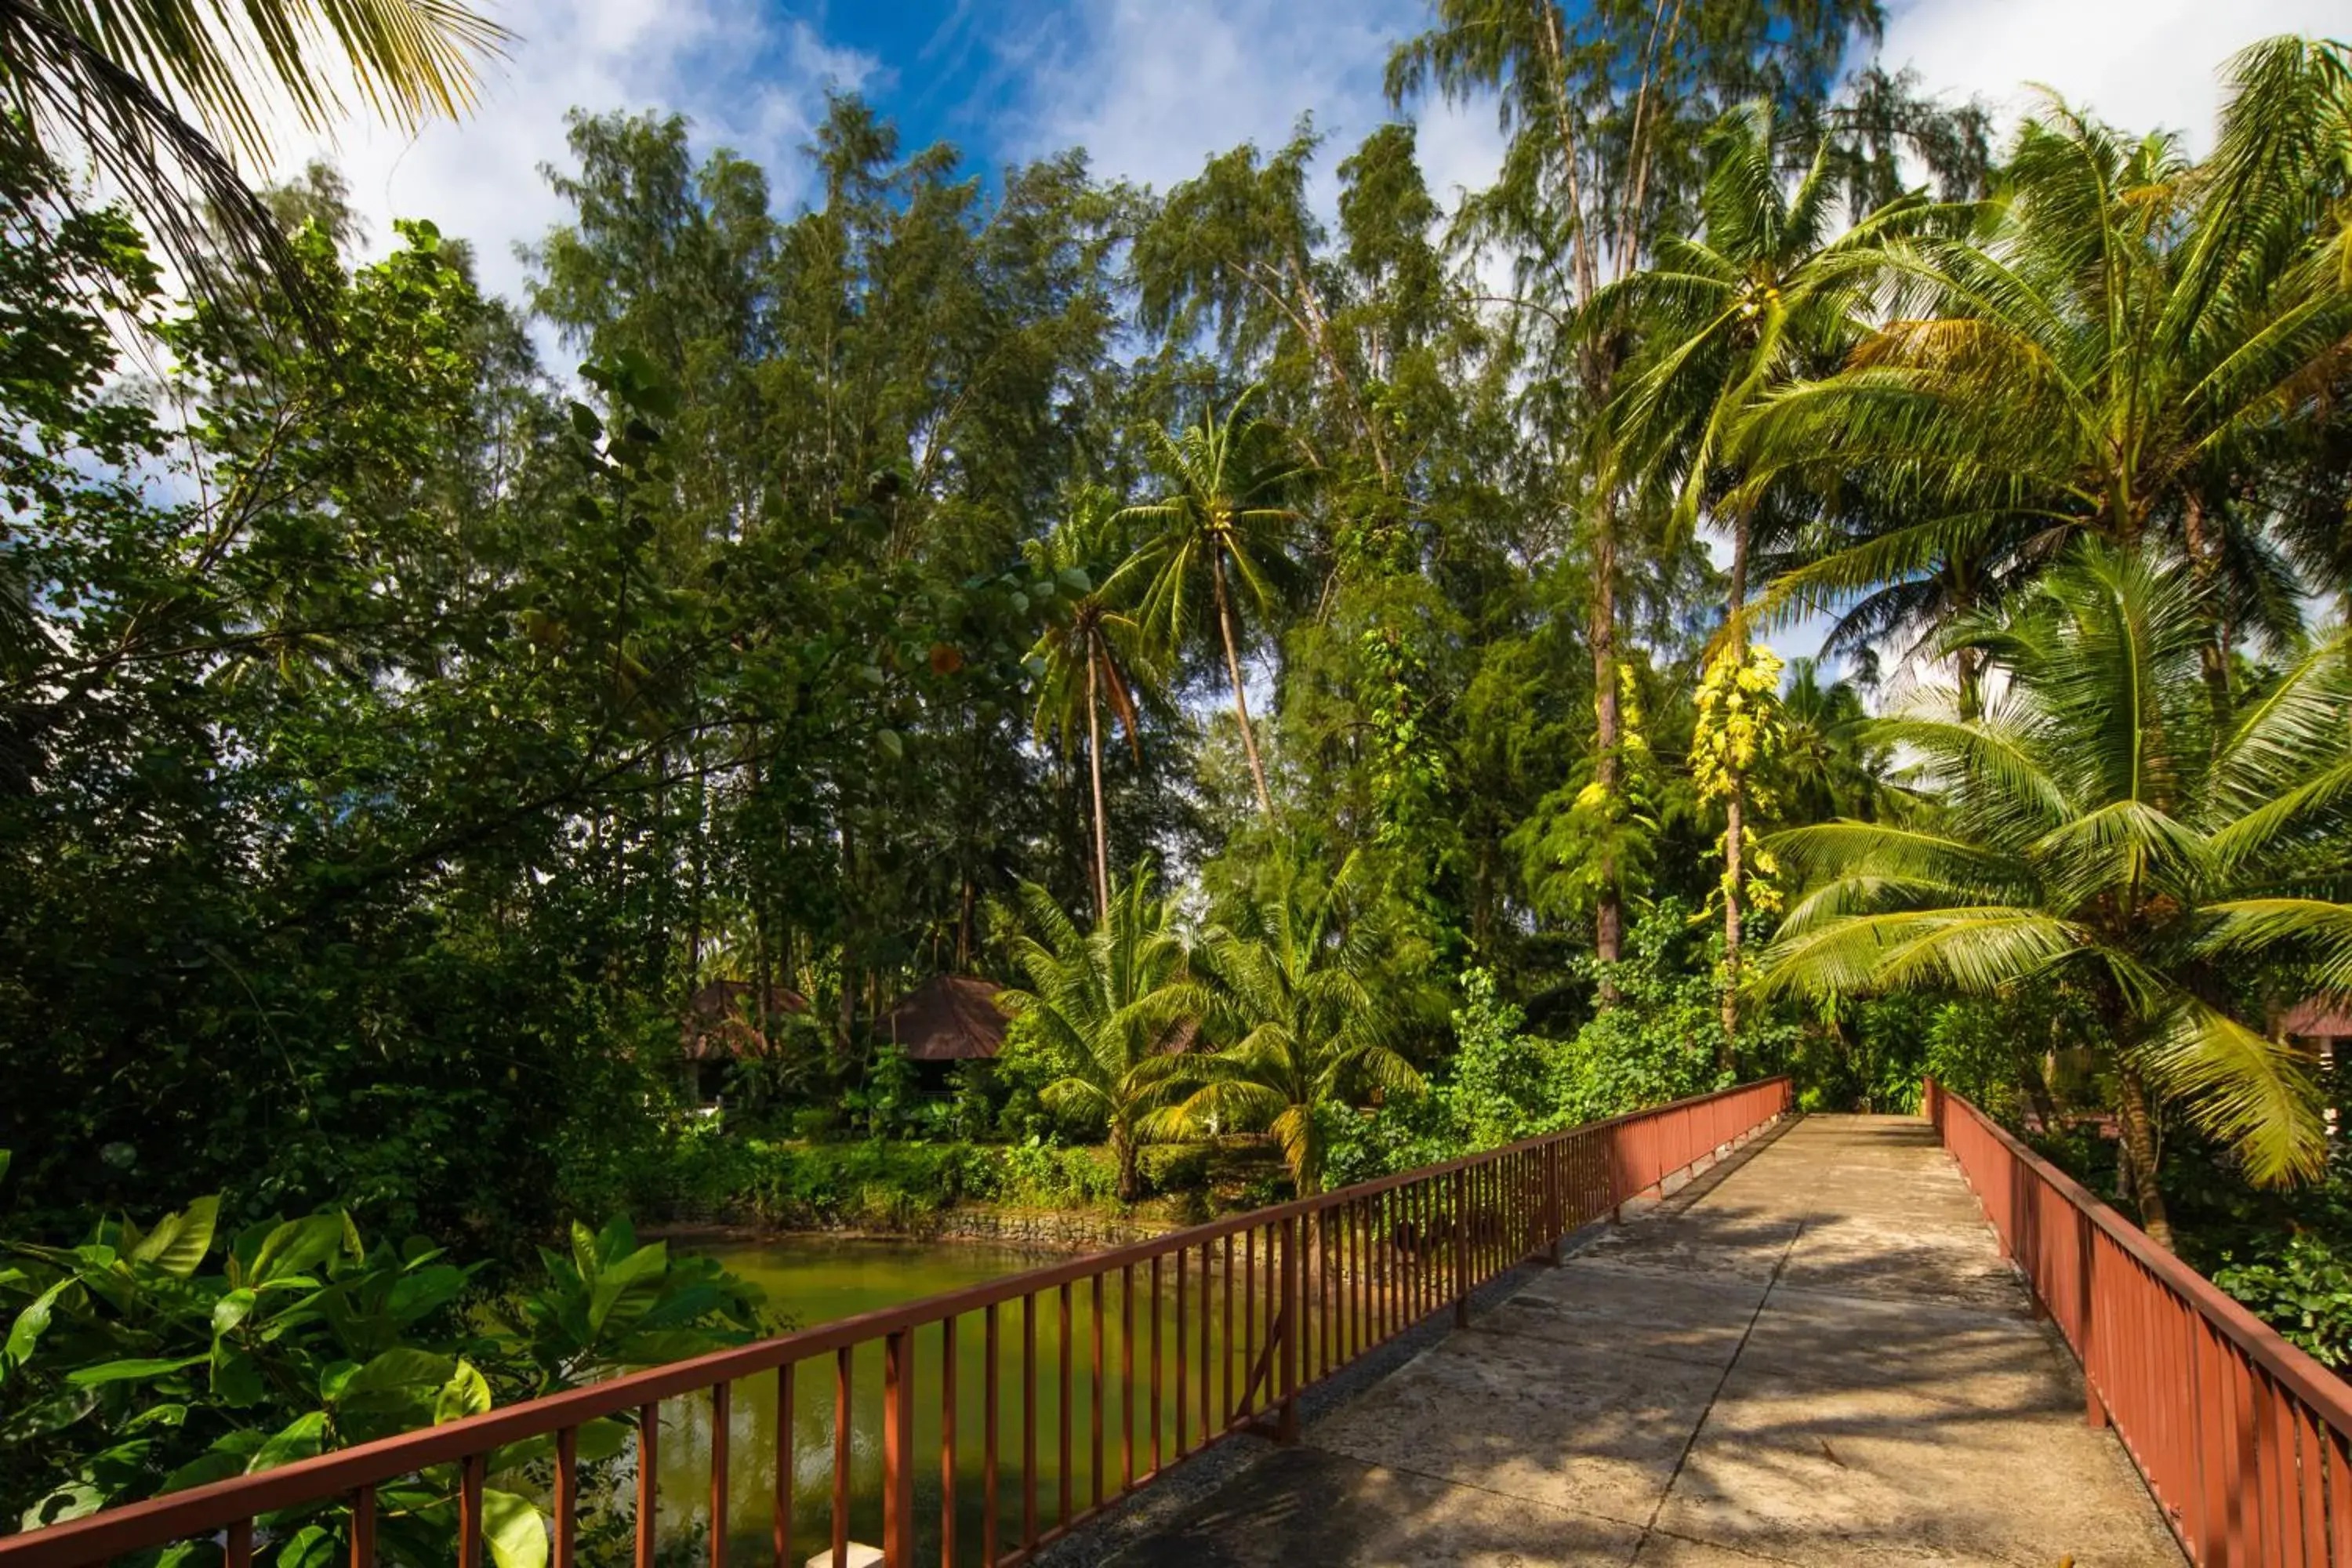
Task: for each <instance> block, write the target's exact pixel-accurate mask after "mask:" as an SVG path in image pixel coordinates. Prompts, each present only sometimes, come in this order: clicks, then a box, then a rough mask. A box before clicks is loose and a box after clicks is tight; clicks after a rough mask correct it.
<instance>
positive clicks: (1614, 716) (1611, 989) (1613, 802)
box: [1591, 487, 1625, 1007]
mask: <svg viewBox="0 0 2352 1568" xmlns="http://www.w3.org/2000/svg"><path fill="white" fill-rule="evenodd" d="M1615 512H1616V503H1615V501H1614V500H1613V491H1612V490H1611V489H1607V488H1606V487H1604V488H1603V489H1602V491H1601V501H1600V506H1599V509H1598V510H1597V511H1596V513H1595V517H1594V521H1595V524H1596V526H1595V527H1594V530H1593V537H1592V626H1591V638H1592V714H1593V733H1592V744H1593V749H1594V752H1595V756H1594V762H1593V780H1594V782H1595V783H1597V784H1600V785H1601V795H1602V798H1603V799H1604V800H1605V802H1606V803H1607V805H1608V806H1609V808H1610V809H1612V810H1614V809H1615V807H1616V806H1617V805H1618V796H1619V795H1621V794H1622V792H1623V790H1624V783H1625V781H1624V758H1623V757H1622V756H1621V755H1620V754H1619V750H1618V748H1619V747H1620V745H1621V744H1622V741H1623V733H1622V717H1621V714H1620V711H1619V709H1618V706H1617V520H1616V515H1615ZM1592 947H1593V952H1594V954H1595V956H1597V957H1598V958H1599V959H1600V960H1601V963H1616V962H1617V961H1618V960H1619V959H1620V958H1622V957H1623V956H1624V952H1625V904H1624V893H1623V890H1622V889H1621V888H1619V886H1618V884H1617V862H1616V858H1615V857H1613V856H1611V857H1608V858H1604V859H1603V860H1602V861H1601V894H1600V897H1599V899H1598V900H1596V901H1595V903H1594V905H1593V910H1592ZM1616 1001H1617V983H1616V981H1615V980H1613V979H1612V978H1610V977H1609V975H1608V974H1607V973H1606V972H1603V974H1602V976H1601V1005H1602V1006H1604V1007H1606V1006H1612V1005H1615V1003H1616Z"/></svg>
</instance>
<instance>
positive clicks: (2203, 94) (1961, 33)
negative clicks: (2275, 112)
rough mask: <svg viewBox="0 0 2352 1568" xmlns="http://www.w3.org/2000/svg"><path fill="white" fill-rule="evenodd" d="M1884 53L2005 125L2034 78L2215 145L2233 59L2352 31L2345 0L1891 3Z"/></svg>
mask: <svg viewBox="0 0 2352 1568" xmlns="http://www.w3.org/2000/svg"><path fill="white" fill-rule="evenodd" d="M1888 9H1889V11H1890V13H1891V15H1890V16H1889V17H1888V21H1887V28H1886V43H1885V60H1886V62H1887V63H1888V64H1889V65H1892V66H1899V65H1902V64H1904V63H1905V62H1906V61H1908V62H1910V63H1911V64H1914V65H1916V66H1917V67H1918V68H1919V72H1920V75H1921V77H1922V78H1923V79H1924V80H1925V82H1926V83H1927V85H1928V86H1930V87H1933V88H1939V89H1948V90H1952V91H1956V92H1958V93H1963V94H1965V93H1978V94H1981V95H1982V96H1983V97H1984V98H1985V99H1986V100H1987V101H1988V102H1990V103H1991V104H1993V105H1994V106H1995V107H1996V109H1997V110H1999V111H2000V115H2001V119H2002V122H2003V125H2004V128H2005V127H2006V126H2007V125H2009V124H2011V123H2014V121H2015V120H2016V118H2017V117H2018V116H2019V115H2020V114H2021V113H2023V112H2024V111H2025V110H2028V109H2030V108H2031V107H2032V101H2033V94H2032V89H2031V88H2030V87H2028V86H2027V85H2026V84H2028V83H2035V82H2038V83H2042V84H2044V85H2047V86H2049V87H2052V88H2054V89H2057V90H2058V92H2059V93H2060V94H2062V95H2063V97H2065V98H2066V99H2067V100H2068V101H2069V102H2072V103H2074V105H2075V106H2076V107H2078V108H2084V109H2089V110H2094V111H2095V112H2096V113H2097V114H2098V115H2099V116H2100V117H2101V118H2102V119H2105V120H2107V121H2112V122H2113V123H2115V124H2116V125H2118V126H2120V127H2122V128H2124V129H2126V130H2129V131H2134V132H2139V131H2147V130H2154V129H2157V128H2158V127H2162V128H2164V129H2167V130H2171V131H2178V132H2182V133H2183V134H2184V135H2185V136H2186V138H2187V142H2188V146H2189V151H2190V152H2191V153H2201V152H2204V151H2206V150H2207V149H2208V148H2210V146H2211V143H2212V135H2213V122H2214V119H2215V117H2216V115H2217V114H2218V112H2219V111H2220V109H2221V68H2222V66H2223V64H2224V62H2226V61H2227V60H2228V58H2230V56H2231V55H2232V54H2234V53H2235V52H2236V51H2237V50H2239V49H2240V48H2242V47H2245V46H2246V45H2248V44H2251V43H2253V42H2255V41H2256V40H2257V39H2261V38H2266V37H2271V36H2273V35H2274V34H2278V33H2307V34H2314V35H2320V36H2326V35H2328V34H2332V33H2341V32H2342V31H2343V30H2344V26H2345V20H2346V13H2345V8H2344V0H1895V3H1894V4H1893V5H1890V6H1889V7H1888Z"/></svg>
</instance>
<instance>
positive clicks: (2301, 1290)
mask: <svg viewBox="0 0 2352 1568" xmlns="http://www.w3.org/2000/svg"><path fill="white" fill-rule="evenodd" d="M2222 1258H2223V1259H2224V1260H2225V1261H2224V1266H2223V1267H2222V1268H2219V1269H2217V1270H2215V1271H2214V1275H2213V1283H2214V1284H2216V1285H2219V1286H2220V1287H2221V1289H2224V1290H2227V1291H2228V1292H2229V1293H2230V1294H2231V1295H2232V1296H2235V1297H2236V1298H2237V1299H2238V1300H2240V1301H2242V1302H2243V1303H2245V1305H2246V1308H2247V1310H2250V1311H2252V1313H2253V1314H2254V1315H2255V1316H2257V1317H2259V1318H2261V1319H2263V1321H2265V1322H2267V1323H2269V1324H2270V1325H2271V1327H2273V1328H2274V1329H2276V1330H2277V1331H2279V1332H2280V1333H2282V1334H2284V1335H2285V1336H2286V1338H2287V1340H2288V1341H2289V1342H2291V1343H2294V1344H2295V1345H2299V1346H2301V1347H2302V1348H2303V1349H2305V1350H2306V1351H2308V1352H2311V1354H2312V1355H2313V1357H2314V1358H2315V1359H2316V1360H2317V1361H2318V1362H2319V1363H2321V1364H2322V1365H2324V1366H2333V1367H2341V1366H2344V1365H2345V1364H2347V1363H2352V1247H2346V1246H2343V1245H2339V1244H2338V1243H2336V1242H2334V1241H2331V1240H2328V1239H2326V1238H2324V1237H2318V1236H2312V1235H2301V1236H2293V1237H2288V1238H2287V1242H2286V1245H2285V1246H2284V1247H2282V1248H2278V1249H2277V1250H2275V1251H2272V1250H2267V1249H2266V1250H2264V1251H2263V1252H2262V1253H2259V1254H2257V1255H2256V1256H2253V1257H2250V1258H2247V1259H2246V1260H2245V1261H2244V1262H2242V1263H2241V1262H2237V1261H2234V1259H2233V1258H2232V1254H2231V1253H2226V1252H2225V1253H2223V1254H2222Z"/></svg>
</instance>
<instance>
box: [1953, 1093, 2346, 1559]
mask: <svg viewBox="0 0 2352 1568" xmlns="http://www.w3.org/2000/svg"><path fill="white" fill-rule="evenodd" d="M1926 1109H1927V1117H1928V1119H1929V1120H1930V1121H1933V1122H1934V1123H1935V1124H1936V1129H1937V1133H1938V1134H1939V1135H1940V1136H1941V1137H1942V1139H1943V1142H1944V1147H1945V1148H1947V1149H1948V1150H1949V1151H1951V1153H1952V1156H1953V1158H1954V1159H1956V1160H1958V1162H1959V1165H1960V1169H1961V1171H1962V1172H1963V1173H1966V1175H1967V1176H1968V1179H1969V1185H1970V1186H1972V1187H1974V1188H1975V1189H1976V1194H1977V1199H1978V1201H1979V1203H1981V1204H1982V1205H1984V1211H1985V1215H1986V1216H1987V1217H1988V1218H1990V1220H1991V1221H1992V1225H1993V1228H1994V1230H1996V1231H1997V1232H1999V1233H2000V1242H2001V1249H2002V1251H2003V1252H2004V1253H2006V1254H2007V1255H2008V1257H2009V1258H2011V1260H2012V1261H2013V1262H2015V1263H2016V1264H2017V1266H2018V1268H2020V1269H2021V1271H2022V1272H2023V1274H2024V1276H2025V1279H2026V1283H2027V1285H2028V1287H2029V1288H2030V1289H2032V1292H2033V1297H2034V1303H2035V1306H2036V1307H2037V1309H2038V1310H2042V1311H2043V1312H2046V1313H2047V1314H2048V1315H2049V1317H2050V1318H2051V1319H2052V1320H2053V1321H2055V1322H2056V1323H2057V1325H2058V1329H2059V1331H2060V1332H2061V1333H2063V1335H2064V1336H2065V1337H2066V1342H2067V1343H2068V1344H2069V1345H2070V1346H2072V1347H2073V1349H2074V1354H2075V1356H2076V1357H2077V1358H2078V1359H2079V1360H2080V1361H2081V1362H2082V1363H2083V1379H2084V1384H2085V1385H2086V1386H2087V1389H2088V1398H2087V1408H2086V1410H2085V1412H2084V1414H2085V1415H2086V1417H2087V1418H2088V1419H2089V1421H2090V1423H2091V1424H2092V1425H2093V1426H2105V1425H2107V1424H2108V1423H2110V1422H2112V1423H2113V1424H2114V1426H2115V1429H2116V1436H2119V1437H2121V1438H2122V1439H2123V1442H2124V1447H2125V1448H2126V1449H2127V1450H2128V1451H2129V1452H2130V1454H2131V1457H2132V1459H2133V1462H2134V1463H2136V1464H2137V1466H2138V1467H2139V1472H2140V1475H2141V1476H2142V1477H2143V1478H2145V1479H2146V1480H2147V1487H2148V1490H2149V1491H2150V1492H2152V1493H2154V1494H2155V1496H2156V1500H2157V1502H2158V1505H2159V1506H2160V1507H2162V1508H2163V1510H2164V1512H2165V1517H2166V1519H2167V1520H2168V1521H2169V1522H2170V1524H2171V1526H2172V1531H2173V1533H2174V1534H2175V1535H2176V1536H2178V1537H2179V1541H2180V1544H2181V1546H2182V1548H2183V1549H2184V1550H2186V1551H2187V1552H2188V1553H2189V1557H2190V1559H2191V1560H2192V1561H2194V1562H2197V1563H2203V1564H2206V1565H2208V1568H2237V1565H2239V1564H2247V1565H2249V1568H2252V1565H2255V1564H2273V1563H2294V1564H2298V1565H2303V1564H2308V1565H2312V1568H2318V1565H2320V1564H2327V1565H2330V1568H2340V1565H2343V1564H2352V1386H2347V1385H2346V1384H2345V1383H2344V1382H2343V1380H2341V1379H2340V1378H2338V1377H2336V1374H2335V1373H2331V1372H2329V1371H2328V1370H2327V1369H2326V1367H2324V1366H2321V1365H2320V1364H2319V1363H2317V1362H2315V1361H2314V1360H2312V1358H2311V1357H2309V1356H2308V1355H2305V1353H2304V1352H2301V1351H2299V1350H2297V1349H2295V1348H2294V1346H2293V1345H2291V1344H2289V1343H2287V1342H2285V1341H2284V1340H2283V1339H2281V1338H2280V1337H2279V1336H2278V1335H2277V1334H2276V1333H2275V1332H2273V1331H2272V1330H2270V1329H2269V1328H2267V1327H2265V1326H2264V1325H2263V1323H2262V1322H2261V1321H2259V1320H2257V1319H2256V1318H2255V1317H2254V1315H2253V1314H2252V1313H2251V1312H2249V1311H2247V1310H2245V1309H2244V1308H2243V1307H2242V1306H2240V1305H2239V1304H2238V1303H2237V1302H2235V1301H2233V1300H2231V1299H2230V1298H2229V1297H2228V1296H2226V1295H2224V1294H2222V1293H2221V1289H2219V1288H2218V1287H2216V1286H2215V1285H2214V1284H2213V1283H2212V1282H2211V1281H2210V1280H2209V1279H2205V1278H2204V1276H2202V1275H2200V1274H2199V1273H2198V1272H2197V1271H2196V1270H2195V1269H2193V1268H2189V1266H2188V1265H2187V1264H2185V1263H2183V1262H2181V1261H2180V1259H2179V1258H2176V1257H2174V1256H2173V1255H2172V1254H2171V1253H2170V1252H2168V1251H2167V1250H2166V1249H2165V1248H2163V1247H2158V1245H2157V1244H2156V1243H2155V1242H2154V1241H2152V1240H2150V1239H2149V1238H2148V1237H2147V1235H2146V1233H2144V1232H2142V1231H2141V1230H2140V1229H2139V1227H2138V1226H2134V1225H2132V1224H2131V1223H2130V1222H2129V1221H2127V1220H2126V1219H2125V1218H2124V1217H2123V1216H2122V1215H2118V1214H2116V1212H2115V1211H2114V1210H2113V1209H2111V1208H2109V1207H2107V1206H2106V1205H2105V1204H2102V1203H2101V1202H2099V1200H2098V1199H2096V1198H2095V1197H2093V1196H2092V1195H2091V1194H2090V1193H2088V1192H2087V1191H2085V1190H2084V1188H2083V1186H2082V1184H2080V1183H2078V1182H2076V1181H2074V1179H2073V1178H2072V1177H2070V1176H2068V1175H2067V1174H2066V1173H2063V1171H2060V1170H2058V1169H2057V1168H2056V1167H2054V1166H2053V1165H2051V1164H2050V1163H2048V1162H2047V1161H2045V1160H2042V1159H2041V1158H2040V1157H2039V1156H2037V1155H2036V1154H2034V1153H2033V1152H2032V1150H2030V1149H2028V1148H2026V1147H2025V1146H2024V1145H2023V1144H2022V1143H2020V1142H2018V1141H2017V1140H2016V1139H2015V1138H2013V1137H2011V1135H2010V1134H2009V1133H2008V1132H2007V1131H2004V1130H2003V1129H2001V1128H2000V1126H1998V1125H1996V1124H1995V1123H1994V1122H1993V1121H1992V1120H1991V1119H1990V1117H1988V1116H1986V1115H1985V1113H1984V1112H1983V1111H1981V1110H1978V1109H1977V1108H1976V1107H1975V1106H1973V1105H1970V1104H1969V1102H1968V1101H1967V1100H1963V1099H1961V1098H1960V1097H1959V1096H1958V1095H1956V1094H1953V1093H1951V1092H1950V1091H1949V1090H1948V1089H1943V1088H1942V1087H1941V1086H1940V1085H1938V1084H1937V1083H1935V1082H1934V1081H1933V1080H1932V1079H1931V1080H1929V1082H1928V1084H1927V1104H1926Z"/></svg>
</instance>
